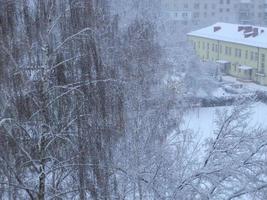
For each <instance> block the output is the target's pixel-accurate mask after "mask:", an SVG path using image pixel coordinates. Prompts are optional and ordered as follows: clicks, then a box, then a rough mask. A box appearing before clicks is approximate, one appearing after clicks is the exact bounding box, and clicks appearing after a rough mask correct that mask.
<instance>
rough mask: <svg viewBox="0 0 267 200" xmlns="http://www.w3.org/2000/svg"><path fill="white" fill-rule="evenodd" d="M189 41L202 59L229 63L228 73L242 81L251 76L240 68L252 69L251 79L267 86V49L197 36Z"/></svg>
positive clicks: (190, 37)
mask: <svg viewBox="0 0 267 200" xmlns="http://www.w3.org/2000/svg"><path fill="white" fill-rule="evenodd" d="M189 41H190V42H191V43H192V45H193V47H194V49H195V51H196V54H197V55H198V56H199V58H200V59H202V60H209V61H214V62H215V61H217V60H225V61H229V62H230V64H231V65H230V69H229V71H228V73H229V74H230V75H232V76H236V77H239V78H242V79H246V78H247V77H248V76H249V74H247V71H243V70H240V69H239V66H242V65H245V66H249V67H252V68H253V70H252V72H251V79H252V80H253V81H255V82H257V83H259V84H262V85H267V77H265V73H266V72H267V49H263V48H257V47H253V46H247V45H242V44H237V43H231V42H224V41H218V40H212V39H207V38H201V37H195V36H189Z"/></svg>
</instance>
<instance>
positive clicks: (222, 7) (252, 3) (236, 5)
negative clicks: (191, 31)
mask: <svg viewBox="0 0 267 200" xmlns="http://www.w3.org/2000/svg"><path fill="white" fill-rule="evenodd" d="M161 7H162V10H163V12H165V13H168V12H172V13H174V14H173V15H172V16H175V15H176V14H175V13H176V12H177V13H180V14H181V15H183V13H185V15H186V13H189V14H190V17H188V18H180V19H177V18H175V17H173V18H172V16H169V19H170V20H178V21H180V22H181V23H182V24H188V25H195V26H197V25H201V26H205V25H208V24H212V23H215V22H219V21H220V22H229V23H241V24H253V25H266V24H267V1H266V0H245V1H244V0H162V6H161Z"/></svg>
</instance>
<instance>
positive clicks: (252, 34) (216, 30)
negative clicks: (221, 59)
mask: <svg viewBox="0 0 267 200" xmlns="http://www.w3.org/2000/svg"><path fill="white" fill-rule="evenodd" d="M187 35H189V36H197V37H204V38H209V39H214V40H220V41H226V42H232V43H238V44H244V45H248V46H254V47H260V48H267V28H266V27H259V26H252V25H240V24H229V23H222V22H219V23H216V24H214V25H212V26H209V27H206V28H202V29H199V30H196V31H192V32H190V33H188V34H187Z"/></svg>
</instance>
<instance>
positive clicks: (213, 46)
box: [211, 44, 215, 52]
mask: <svg viewBox="0 0 267 200" xmlns="http://www.w3.org/2000/svg"><path fill="white" fill-rule="evenodd" d="M211 50H212V51H213V52H214V51H215V45H214V44H212V49H211Z"/></svg>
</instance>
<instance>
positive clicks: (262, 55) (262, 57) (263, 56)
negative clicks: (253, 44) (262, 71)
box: [261, 54, 265, 63]
mask: <svg viewBox="0 0 267 200" xmlns="http://www.w3.org/2000/svg"><path fill="white" fill-rule="evenodd" d="M261 62H262V63H265V54H261Z"/></svg>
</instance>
